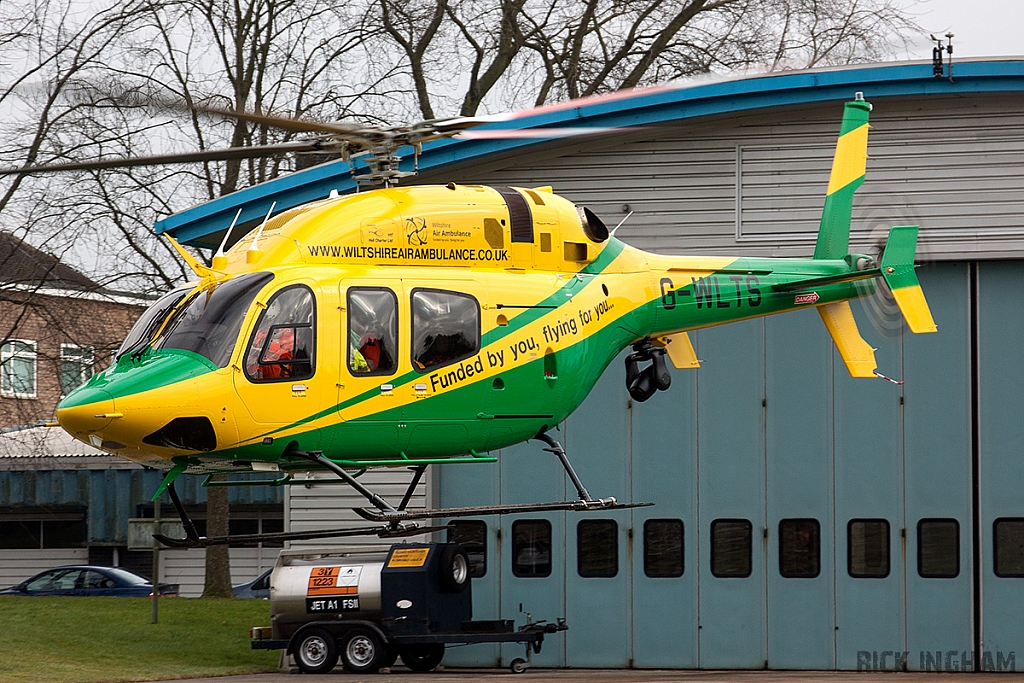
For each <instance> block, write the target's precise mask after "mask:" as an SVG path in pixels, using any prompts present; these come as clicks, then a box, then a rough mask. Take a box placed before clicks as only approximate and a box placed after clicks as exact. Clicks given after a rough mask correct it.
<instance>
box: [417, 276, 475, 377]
mask: <svg viewBox="0 0 1024 683" xmlns="http://www.w3.org/2000/svg"><path fill="white" fill-rule="evenodd" d="M479 351H480V304H478V303H477V301H476V299H474V298H473V297H471V296H469V295H468V294H458V293H456V292H444V291H440V290H436V289H414V290H413V292H412V361H413V367H415V368H416V369H417V370H418V371H419V372H426V371H428V370H430V369H432V368H436V367H440V366H442V365H448V364H449V363H454V362H456V361H460V360H462V359H464V358H469V357H470V356H473V355H476V354H477V353H478V352H479Z"/></svg>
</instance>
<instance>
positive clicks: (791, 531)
mask: <svg viewBox="0 0 1024 683" xmlns="http://www.w3.org/2000/svg"><path fill="white" fill-rule="evenodd" d="M820 573H821V525H820V524H818V520H816V519H783V520H781V521H780V522H779V574H781V575H782V576H784V577H786V578H787V579H813V578H814V577H816V576H817V575H818V574H820Z"/></svg>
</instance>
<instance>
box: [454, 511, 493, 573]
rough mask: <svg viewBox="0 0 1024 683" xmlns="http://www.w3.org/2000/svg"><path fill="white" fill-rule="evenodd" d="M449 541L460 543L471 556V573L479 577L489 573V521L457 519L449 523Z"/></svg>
mask: <svg viewBox="0 0 1024 683" xmlns="http://www.w3.org/2000/svg"><path fill="white" fill-rule="evenodd" d="M448 542H449V543H458V544H459V545H461V546H462V549H463V550H465V551H466V555H468V556H469V575H470V576H472V577H473V578H479V577H481V576H483V575H484V574H486V573H487V522H484V521H481V520H476V519H474V520H456V521H454V522H449V523H448Z"/></svg>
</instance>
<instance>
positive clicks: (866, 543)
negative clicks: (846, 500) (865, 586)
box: [846, 519, 889, 579]
mask: <svg viewBox="0 0 1024 683" xmlns="http://www.w3.org/2000/svg"><path fill="white" fill-rule="evenodd" d="M846 544H847V545H846V555H847V558H846V561H847V571H849V573H850V576H852V577H854V578H855V579H883V578H885V577H886V576H889V522H887V521H886V520H884V519H851V520H850V523H849V524H848V525H847V527H846Z"/></svg>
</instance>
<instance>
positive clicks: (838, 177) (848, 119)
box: [814, 93, 871, 259]
mask: <svg viewBox="0 0 1024 683" xmlns="http://www.w3.org/2000/svg"><path fill="white" fill-rule="evenodd" d="M870 112H871V104H870V103H868V102H865V101H864V98H863V97H862V96H861V94H860V93H857V99H856V100H854V101H853V102H847V103H846V107H845V108H844V109H843V126H842V128H841V129H840V131H839V140H838V141H837V142H836V155H835V157H834V158H833V159H832V175H831V176H830V177H829V181H828V193H827V194H826V195H825V208H824V210H823V211H822V213H821V226H820V227H819V228H818V242H817V244H815V246H814V258H816V259H841V258H844V257H845V256H846V255H847V253H848V252H849V247H850V216H851V214H852V213H853V193H854V192H855V191H856V190H857V188H858V187H860V185H861V183H863V182H864V172H865V167H866V165H867V158H868V114H869V113H870Z"/></svg>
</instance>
